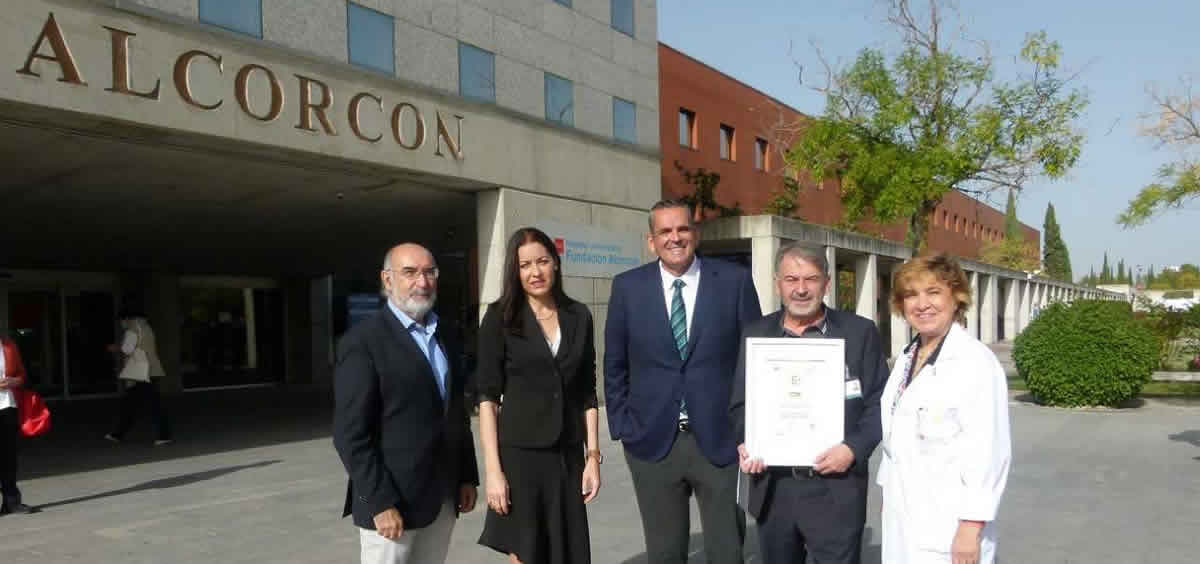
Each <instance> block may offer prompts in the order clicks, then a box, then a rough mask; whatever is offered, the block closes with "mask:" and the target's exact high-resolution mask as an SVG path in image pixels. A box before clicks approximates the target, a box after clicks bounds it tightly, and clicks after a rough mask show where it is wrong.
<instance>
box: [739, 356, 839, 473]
mask: <svg viewBox="0 0 1200 564" xmlns="http://www.w3.org/2000/svg"><path fill="white" fill-rule="evenodd" d="M845 350H846V342H845V340H843V339H803V338H794V337H783V338H750V339H746V450H748V451H749V453H750V457H751V458H761V459H763V462H765V463H766V464H767V466H812V465H813V461H814V460H815V459H816V457H817V455H819V454H821V453H822V452H824V451H825V450H827V449H829V447H832V446H834V445H836V444H838V443H840V442H842V439H843V438H844V434H845V433H844V432H845V427H844V417H845V407H846V405H845V393H846V381H845V375H846V356H845Z"/></svg>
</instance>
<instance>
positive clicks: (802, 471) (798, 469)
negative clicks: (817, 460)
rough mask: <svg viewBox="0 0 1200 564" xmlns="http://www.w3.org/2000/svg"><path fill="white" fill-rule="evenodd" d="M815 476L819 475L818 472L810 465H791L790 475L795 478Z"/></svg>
mask: <svg viewBox="0 0 1200 564" xmlns="http://www.w3.org/2000/svg"><path fill="white" fill-rule="evenodd" d="M817 476H820V474H818V473H817V472H816V471H815V470H813V469H812V467H811V466H793V467H792V477H793V478H795V479H797V480H800V479H811V478H816V477H817Z"/></svg>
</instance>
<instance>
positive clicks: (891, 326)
mask: <svg viewBox="0 0 1200 564" xmlns="http://www.w3.org/2000/svg"><path fill="white" fill-rule="evenodd" d="M901 264H903V263H899V262H897V263H893V264H892V272H895V271H896V269H898V268H900V266H901ZM891 280H892V278H891V277H889V278H888V284H889V285H890V284H891ZM888 293H889V294H890V293H891V288H888ZM909 333H910V328H909V326H908V321H905V319H904V313H903V312H899V313H897V312H893V311H891V308H890V307H889V308H888V340H889V341H890V342H891V347H889V348H890V349H891V350H890V351H889V358H896V357H897V356H899V355H900V353H901V352H904V347H906V346H908V341H909V339H910V334H909Z"/></svg>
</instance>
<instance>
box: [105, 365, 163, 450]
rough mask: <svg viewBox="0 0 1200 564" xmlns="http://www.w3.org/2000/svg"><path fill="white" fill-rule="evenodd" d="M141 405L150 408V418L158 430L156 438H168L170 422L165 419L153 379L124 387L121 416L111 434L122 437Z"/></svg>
mask: <svg viewBox="0 0 1200 564" xmlns="http://www.w3.org/2000/svg"><path fill="white" fill-rule="evenodd" d="M143 407H149V408H150V418H151V419H152V420H153V421H154V427H155V429H157V430H158V439H159V440H168V439H170V438H171V423H170V421H168V420H167V412H166V411H165V410H163V406H162V397H161V396H159V394H158V382H157V381H155V380H151V381H150V382H135V383H134V384H133V385H132V386H128V387H126V388H125V393H124V394H122V395H121V417H120V419H119V420H118V421H117V429H116V430H115V431H113V436H114V437H117V438H118V439H120V438H123V437H124V436H125V433H128V432H129V428H130V427H133V424H134V422H135V421H137V418H138V415H140V414H141V411H142V408H143Z"/></svg>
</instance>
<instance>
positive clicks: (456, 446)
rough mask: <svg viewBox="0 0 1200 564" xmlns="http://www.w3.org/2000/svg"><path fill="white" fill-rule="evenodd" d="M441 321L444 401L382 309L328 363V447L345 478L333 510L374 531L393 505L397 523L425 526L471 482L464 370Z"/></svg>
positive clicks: (407, 338) (475, 479) (420, 357)
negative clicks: (341, 498)
mask: <svg viewBox="0 0 1200 564" xmlns="http://www.w3.org/2000/svg"><path fill="white" fill-rule="evenodd" d="M452 334H453V333H452V331H450V328H449V327H447V320H446V319H445V318H442V319H440V320H439V322H438V329H437V332H436V333H435V336H436V338H437V341H438V343H439V344H440V345H441V346H442V351H443V352H444V353H445V355H446V360H447V362H448V364H449V370H448V372H447V375H446V388H447V394H446V395H447V400H446V402H445V404H443V402H442V398H441V395H440V393H439V392H438V386H437V380H435V379H434V374H433V368H432V367H431V366H430V365H429V361H428V360H427V359H426V357H425V354H424V353H422V352H421V349H420V348H419V347H418V346H417V343H416V342H415V341H413V339H412V336H411V335H409V334H408V332H407V331H405V329H404V325H403V324H402V323H401V322H400V320H399V319H397V318H396V316H395V314H393V313H392V311H391V310H390V309H389V308H387V307H386V306H385V307H384V308H383V309H381V310H380V311H379V312H378V313H376V314H375V315H373V316H371V317H368V318H367V319H364V320H362V321H361V322H359V323H358V324H357V325H355V326H354V327H353V328H351V329H350V331H348V332H347V333H346V334H345V335H344V336H343V337H342V339H341V341H340V342H339V344H338V354H337V366H336V368H335V369H334V377H333V389H334V398H335V408H334V414H333V444H334V447H336V448H337V451H338V455H339V456H340V457H341V459H342V463H343V464H344V465H345V467H346V472H347V473H349V475H350V483H349V484H348V485H347V487H346V503H345V506H344V508H343V513H342V516H343V517H344V516H346V515H351V514H353V515H354V524H355V525H357V526H358V527H361V528H364V529H372V530H373V529H374V528H375V521H374V518H375V515H377V514H379V513H380V512H382V511H384V510H385V509H387V508H389V507H395V508H397V509H399V510H400V516H401V517H403V518H404V526H405V528H411V529H417V528H421V527H425V526H427V525H429V524H430V523H432V522H433V521H434V519H436V518H437V515H438V512H439V510H441V508H442V506H444V505H445V504H446V501H447V500H448V499H457V490H458V488H459V487H460V486H461V485H463V484H475V485H478V484H479V474H478V471H477V470H476V466H475V443H474V440H473V438H472V436H471V426H470V415H469V414H468V413H467V411H466V408H465V407H464V401H463V395H464V388H463V386H464V374H463V371H462V370H461V366H460V364H459V359H460V357H461V355H460V350H459V348H458V346H457V343H455V342H454V340H453V339H452V338H451V337H450V336H451V335H452Z"/></svg>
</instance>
